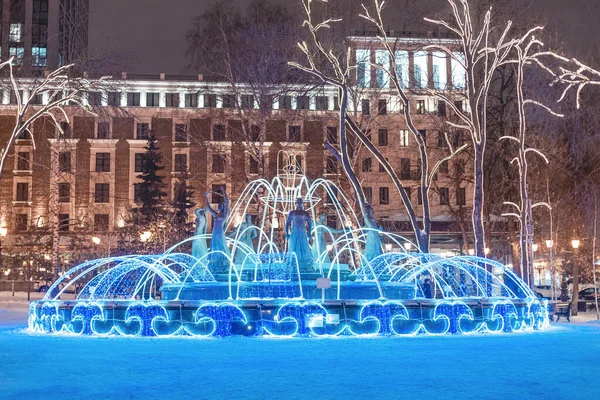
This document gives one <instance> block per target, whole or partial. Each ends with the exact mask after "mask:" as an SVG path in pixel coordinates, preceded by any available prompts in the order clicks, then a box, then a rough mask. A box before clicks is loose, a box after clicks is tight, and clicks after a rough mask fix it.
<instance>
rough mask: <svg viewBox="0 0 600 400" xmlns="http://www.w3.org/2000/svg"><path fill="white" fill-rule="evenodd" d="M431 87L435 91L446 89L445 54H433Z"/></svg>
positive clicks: (446, 70)
mask: <svg viewBox="0 0 600 400" xmlns="http://www.w3.org/2000/svg"><path fill="white" fill-rule="evenodd" d="M432 59H433V87H434V89H437V90H444V89H446V85H447V81H448V69H447V67H446V54H445V53H444V52H441V51H435V52H433V57H432Z"/></svg>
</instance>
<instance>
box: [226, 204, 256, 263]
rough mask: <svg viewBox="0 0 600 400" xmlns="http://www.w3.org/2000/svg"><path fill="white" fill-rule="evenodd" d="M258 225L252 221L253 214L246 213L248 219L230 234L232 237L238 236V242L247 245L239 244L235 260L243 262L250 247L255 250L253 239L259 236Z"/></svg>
mask: <svg viewBox="0 0 600 400" xmlns="http://www.w3.org/2000/svg"><path fill="white" fill-rule="evenodd" d="M256 229H257V228H256V226H255V225H254V224H253V223H252V215H250V214H246V220H245V221H244V222H242V223H241V224H239V225H238V226H236V227H235V229H234V230H233V232H231V233H230V234H229V237H230V238H235V237H236V236H237V241H238V243H243V244H245V245H246V246H248V247H246V246H243V247H242V246H238V247H237V250H236V252H235V261H236V262H238V261H239V262H243V261H244V258H245V257H246V255H247V254H248V251H249V250H248V248H250V249H252V251H255V250H254V243H252V239H254V238H255V237H257V236H258V234H257V233H256Z"/></svg>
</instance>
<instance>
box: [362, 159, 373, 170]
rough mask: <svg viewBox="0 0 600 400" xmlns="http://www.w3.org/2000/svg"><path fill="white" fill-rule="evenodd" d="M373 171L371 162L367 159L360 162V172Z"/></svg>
mask: <svg viewBox="0 0 600 400" xmlns="http://www.w3.org/2000/svg"><path fill="white" fill-rule="evenodd" d="M372 170H373V160H372V159H371V158H370V157H368V158H365V159H363V161H362V172H371V171H372Z"/></svg>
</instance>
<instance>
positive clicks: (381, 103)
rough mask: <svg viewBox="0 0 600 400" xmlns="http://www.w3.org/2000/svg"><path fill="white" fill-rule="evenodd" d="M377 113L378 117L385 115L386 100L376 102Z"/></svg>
mask: <svg viewBox="0 0 600 400" xmlns="http://www.w3.org/2000/svg"><path fill="white" fill-rule="evenodd" d="M377 112H378V113H379V115H387V100H386V99H379V100H378V101H377Z"/></svg>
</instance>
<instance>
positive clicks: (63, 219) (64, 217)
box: [58, 214, 70, 232]
mask: <svg viewBox="0 0 600 400" xmlns="http://www.w3.org/2000/svg"><path fill="white" fill-rule="evenodd" d="M69 220H70V217H69V214H58V230H59V231H61V232H68V231H69V225H70V224H69Z"/></svg>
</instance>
